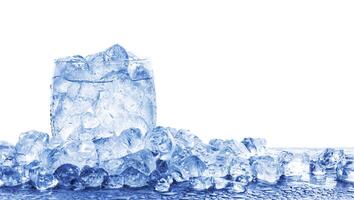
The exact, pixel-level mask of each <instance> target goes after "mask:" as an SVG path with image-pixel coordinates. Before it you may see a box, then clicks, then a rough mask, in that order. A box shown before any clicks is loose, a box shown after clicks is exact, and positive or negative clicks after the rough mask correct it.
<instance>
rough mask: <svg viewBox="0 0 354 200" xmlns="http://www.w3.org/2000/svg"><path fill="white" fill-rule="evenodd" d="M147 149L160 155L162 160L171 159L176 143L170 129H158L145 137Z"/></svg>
mask: <svg viewBox="0 0 354 200" xmlns="http://www.w3.org/2000/svg"><path fill="white" fill-rule="evenodd" d="M145 148H147V149H149V150H151V151H152V152H153V153H154V154H156V155H158V156H159V158H160V159H162V160H167V159H170V158H171V156H172V154H173V151H174V148H175V142H174V138H173V136H172V135H171V131H170V129H169V128H164V127H161V126H159V127H156V128H154V129H153V130H152V131H149V132H148V133H147V134H146V135H145Z"/></svg>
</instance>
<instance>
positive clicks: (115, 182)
mask: <svg viewBox="0 0 354 200" xmlns="http://www.w3.org/2000/svg"><path fill="white" fill-rule="evenodd" d="M102 185H103V187H104V188H108V189H118V188H122V187H123V185H124V179H123V177H121V176H120V175H112V176H106V177H105V179H104V181H103V184H102Z"/></svg>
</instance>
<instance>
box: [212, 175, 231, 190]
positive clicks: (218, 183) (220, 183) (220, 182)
mask: <svg viewBox="0 0 354 200" xmlns="http://www.w3.org/2000/svg"><path fill="white" fill-rule="evenodd" d="M214 183H215V186H214V187H215V189H217V190H220V189H224V188H226V187H227V186H228V185H229V184H230V181H229V180H227V179H225V178H218V177H216V178H214Z"/></svg>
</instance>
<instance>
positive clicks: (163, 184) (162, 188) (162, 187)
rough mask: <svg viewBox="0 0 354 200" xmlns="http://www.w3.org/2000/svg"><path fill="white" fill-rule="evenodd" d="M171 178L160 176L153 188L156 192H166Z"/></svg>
mask: <svg viewBox="0 0 354 200" xmlns="http://www.w3.org/2000/svg"><path fill="white" fill-rule="evenodd" d="M172 182H173V180H172V178H171V177H166V178H161V179H159V180H158V181H157V183H156V185H155V190H156V191H158V192H168V191H169V190H170V185H171V184H172Z"/></svg>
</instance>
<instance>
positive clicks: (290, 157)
mask: <svg viewBox="0 0 354 200" xmlns="http://www.w3.org/2000/svg"><path fill="white" fill-rule="evenodd" d="M282 154H283V161H281V162H282V164H283V168H284V176H287V177H299V178H305V179H306V178H308V175H309V173H310V158H309V156H308V155H307V154H306V153H303V154H295V153H291V152H286V151H285V152H282Z"/></svg>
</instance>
